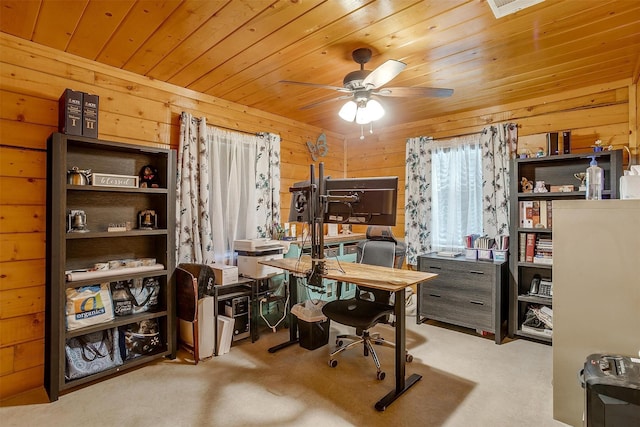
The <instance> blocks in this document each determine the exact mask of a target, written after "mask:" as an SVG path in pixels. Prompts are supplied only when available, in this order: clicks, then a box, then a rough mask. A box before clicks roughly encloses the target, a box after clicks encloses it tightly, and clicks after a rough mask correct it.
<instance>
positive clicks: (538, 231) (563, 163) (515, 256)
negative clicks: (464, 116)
mask: <svg viewBox="0 0 640 427" xmlns="http://www.w3.org/2000/svg"><path fill="white" fill-rule="evenodd" d="M592 156H595V157H596V161H597V162H598V166H600V167H601V168H602V169H603V172H604V181H605V182H604V189H603V192H602V196H603V199H617V198H619V182H620V176H621V175H622V150H612V151H600V152H593V153H584V154H566V155H556V156H547V157H539V158H526V159H515V160H513V162H512V165H511V177H510V181H511V184H510V185H511V188H510V193H511V194H512V197H511V212H510V221H511V229H510V235H511V245H510V255H509V269H510V276H511V277H510V290H509V336H510V337H514V336H521V337H525V338H530V339H533V340H536V341H541V342H546V343H551V341H552V337H551V336H549V335H546V334H543V333H538V332H531V331H526V330H523V327H522V323H523V321H524V319H525V315H526V313H527V310H528V308H529V306H531V305H537V306H548V307H552V306H553V298H548V297H542V296H537V295H530V294H529V291H530V288H531V281H532V279H533V277H534V276H536V275H538V276H540V277H541V278H543V279H547V280H550V281H553V266H552V265H547V264H539V263H533V262H526V261H523V260H521V259H520V253H521V251H520V248H521V245H522V242H521V236H522V235H523V234H524V235H525V236H526V235H527V234H533V235H534V236H535V238H536V241H537V240H538V239H539V238H543V239H551V240H552V239H553V221H552V219H553V208H551V215H550V219H551V224H550V226H549V227H547V228H540V227H532V228H529V227H521V224H520V202H523V201H534V202H536V201H537V202H538V203H539V204H540V203H547V201H551V202H552V201H553V200H569V199H584V198H585V197H586V192H584V191H575V188H579V184H580V183H579V181H578V180H577V179H576V177H575V176H574V174H577V173H580V172H585V171H586V170H587V168H588V167H589V163H590V161H591V157H592ZM523 177H526V178H527V179H528V180H529V181H532V182H533V183H534V184H535V182H536V181H544V182H545V185H546V186H547V189H549V188H550V186H551V185H554V186H555V185H574V191H569V192H546V193H525V192H522V189H521V183H520V181H521V179H522V178H523ZM551 206H553V204H552V203H551ZM525 244H526V241H525Z"/></svg>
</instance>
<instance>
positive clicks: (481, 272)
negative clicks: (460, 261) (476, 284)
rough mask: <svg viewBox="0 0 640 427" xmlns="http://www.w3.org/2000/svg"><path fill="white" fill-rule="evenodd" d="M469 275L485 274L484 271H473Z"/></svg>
mask: <svg viewBox="0 0 640 427" xmlns="http://www.w3.org/2000/svg"><path fill="white" fill-rule="evenodd" d="M469 273H471V274H484V271H476V270H471V271H469Z"/></svg>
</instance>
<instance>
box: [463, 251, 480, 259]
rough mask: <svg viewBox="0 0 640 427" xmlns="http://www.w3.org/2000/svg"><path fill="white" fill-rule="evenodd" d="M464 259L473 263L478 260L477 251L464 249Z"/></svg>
mask: <svg viewBox="0 0 640 427" xmlns="http://www.w3.org/2000/svg"><path fill="white" fill-rule="evenodd" d="M464 257H465V258H466V259H472V260H474V261H475V260H477V259H478V250H477V249H474V248H465V250H464Z"/></svg>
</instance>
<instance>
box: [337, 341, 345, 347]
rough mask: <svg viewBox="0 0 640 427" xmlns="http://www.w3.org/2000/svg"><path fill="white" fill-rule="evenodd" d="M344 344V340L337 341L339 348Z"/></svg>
mask: <svg viewBox="0 0 640 427" xmlns="http://www.w3.org/2000/svg"><path fill="white" fill-rule="evenodd" d="M342 344H344V342H343V341H342V340H337V341H336V345H337V346H338V347H342Z"/></svg>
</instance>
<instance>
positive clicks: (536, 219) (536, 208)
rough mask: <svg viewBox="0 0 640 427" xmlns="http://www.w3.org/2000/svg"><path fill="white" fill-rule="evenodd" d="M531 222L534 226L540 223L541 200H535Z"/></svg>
mask: <svg viewBox="0 0 640 427" xmlns="http://www.w3.org/2000/svg"><path fill="white" fill-rule="evenodd" d="M531 223H532V224H533V228H536V227H538V226H539V225H540V200H534V201H533V207H532V208H531Z"/></svg>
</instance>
